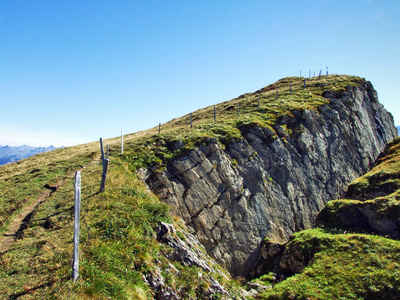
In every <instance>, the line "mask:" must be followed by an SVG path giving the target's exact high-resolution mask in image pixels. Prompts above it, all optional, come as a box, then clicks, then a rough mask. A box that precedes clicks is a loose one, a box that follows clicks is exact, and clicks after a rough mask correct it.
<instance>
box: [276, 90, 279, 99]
mask: <svg viewBox="0 0 400 300" xmlns="http://www.w3.org/2000/svg"><path fill="white" fill-rule="evenodd" d="M278 94H279V90H277V91H276V96H275V100H278Z"/></svg>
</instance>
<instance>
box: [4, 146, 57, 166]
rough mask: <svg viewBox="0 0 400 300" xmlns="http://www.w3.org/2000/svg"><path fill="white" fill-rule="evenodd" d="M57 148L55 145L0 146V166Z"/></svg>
mask: <svg viewBox="0 0 400 300" xmlns="http://www.w3.org/2000/svg"><path fill="white" fill-rule="evenodd" d="M55 149H57V147H54V146H49V147H31V146H27V145H23V146H18V147H10V146H0V166H2V165H5V164H8V163H11V162H15V161H18V160H21V159H23V158H27V157H30V156H33V155H35V154H39V153H42V152H48V151H52V150H55Z"/></svg>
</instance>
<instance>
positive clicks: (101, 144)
mask: <svg viewBox="0 0 400 300" xmlns="http://www.w3.org/2000/svg"><path fill="white" fill-rule="evenodd" d="M100 149H101V161H102V162H103V164H104V159H105V157H104V147H103V139H102V138H100Z"/></svg>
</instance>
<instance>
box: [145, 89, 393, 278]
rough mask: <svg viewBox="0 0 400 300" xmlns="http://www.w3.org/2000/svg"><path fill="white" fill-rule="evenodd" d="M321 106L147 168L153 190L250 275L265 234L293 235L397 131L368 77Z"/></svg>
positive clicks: (230, 266)
mask: <svg viewBox="0 0 400 300" xmlns="http://www.w3.org/2000/svg"><path fill="white" fill-rule="evenodd" d="M324 96H325V97H326V98H329V99H330V103H329V104H327V105H323V106H320V107H319V109H318V110H302V111H292V115H290V116H284V117H281V118H279V119H278V121H277V123H276V125H275V126H274V127H273V128H260V127H247V128H242V136H243V138H242V139H241V140H232V141H231V143H230V144H229V145H228V146H227V147H226V148H224V147H223V146H222V145H221V144H219V143H218V141H217V140H216V139H208V140H207V141H206V142H205V144H203V145H201V146H199V147H196V148H195V149H193V150H192V151H191V152H190V153H188V154H187V155H185V156H183V157H180V158H178V159H176V160H175V161H173V162H172V163H171V164H169V165H168V167H167V169H166V170H164V171H162V172H160V171H159V170H157V171H156V170H154V169H151V168H150V169H148V170H142V174H143V179H144V180H145V181H146V183H147V184H148V186H149V188H150V189H151V190H152V191H153V192H154V193H155V194H156V195H157V196H158V197H159V198H160V199H162V200H163V201H165V202H166V203H168V204H169V205H170V207H171V210H172V213H173V214H175V215H178V216H180V217H182V219H183V220H184V222H185V223H186V225H187V226H189V228H191V229H192V233H194V234H195V235H196V236H197V238H198V239H199V240H200V242H201V243H202V244H203V245H204V247H205V248H206V250H207V252H208V253H209V254H210V255H211V256H212V257H213V258H215V259H216V260H217V261H218V262H219V263H221V264H222V265H224V266H225V267H226V269H227V270H229V271H230V272H231V273H232V274H233V275H242V276H247V275H248V273H249V271H250V269H251V268H252V266H253V264H254V262H255V260H256V259H257V257H258V256H259V252H260V248H261V246H260V242H261V241H262V239H263V238H264V237H268V238H270V239H271V240H272V241H278V242H280V241H285V240H286V239H287V237H288V236H289V235H291V234H292V233H294V232H296V231H299V230H302V229H306V228H310V227H311V226H312V225H313V223H314V220H315V217H316V215H317V213H318V212H319V211H320V210H321V209H322V208H323V207H324V205H325V203H326V202H327V201H329V200H331V199H336V198H339V197H340V196H341V194H342V192H343V190H344V188H345V187H346V186H347V185H348V184H349V183H350V182H351V181H352V180H353V179H354V178H356V177H358V176H360V175H361V174H363V173H365V172H366V171H368V170H369V168H370V166H371V165H372V164H373V163H374V161H375V159H376V158H377V156H378V155H379V154H380V152H381V151H382V150H383V148H384V146H385V145H386V143H387V142H388V141H390V140H391V139H393V138H394V137H395V136H396V135H397V130H396V128H395V126H394V124H393V117H392V116H391V115H390V114H389V113H388V112H387V111H386V110H385V109H384V107H383V106H382V105H381V104H380V103H379V102H378V98H377V93H376V91H375V90H374V89H373V87H372V85H371V84H370V83H369V82H368V83H365V84H364V85H363V86H359V87H348V88H347V90H346V91H345V92H343V93H342V94H341V95H340V96H336V95H335V94H334V93H331V92H328V91H327V92H325V93H324Z"/></svg>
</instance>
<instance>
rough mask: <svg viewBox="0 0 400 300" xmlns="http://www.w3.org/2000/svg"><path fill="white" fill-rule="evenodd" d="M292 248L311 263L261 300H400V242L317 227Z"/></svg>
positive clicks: (296, 237)
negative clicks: (338, 232)
mask: <svg viewBox="0 0 400 300" xmlns="http://www.w3.org/2000/svg"><path fill="white" fill-rule="evenodd" d="M286 247H288V248H291V249H292V251H293V252H299V253H303V254H304V255H305V256H307V257H308V258H309V259H310V262H309V265H308V266H307V267H305V268H304V269H303V271H302V272H301V273H299V274H296V275H294V276H291V277H289V278H288V279H286V280H283V281H282V282H280V283H278V284H276V285H274V286H273V288H272V289H270V290H267V291H265V292H263V293H261V294H259V295H258V297H257V298H258V299H399V296H400V242H399V241H395V240H391V239H387V238H383V237H379V236H374V235H364V234H332V233H329V232H325V231H323V230H322V229H312V230H306V231H301V232H298V233H296V234H294V235H293V236H292V237H291V239H290V241H289V243H288V244H287V245H286ZM261 282H262V283H264V284H268V283H266V282H265V281H263V280H261Z"/></svg>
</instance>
